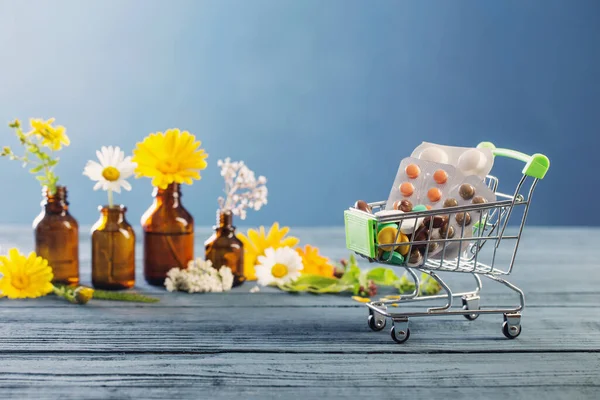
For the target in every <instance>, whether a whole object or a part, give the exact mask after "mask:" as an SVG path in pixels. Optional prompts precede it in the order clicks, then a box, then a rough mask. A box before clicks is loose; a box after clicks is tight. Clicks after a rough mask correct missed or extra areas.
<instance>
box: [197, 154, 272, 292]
mask: <svg viewBox="0 0 600 400" xmlns="http://www.w3.org/2000/svg"><path fill="white" fill-rule="evenodd" d="M217 165H218V166H219V167H221V176H222V177H223V179H224V180H225V189H224V191H225V195H226V196H225V197H219V210H218V211H217V225H216V226H215V227H214V229H215V233H214V234H213V235H212V236H211V237H210V238H208V240H207V241H206V242H204V247H205V251H206V256H205V257H206V260H210V261H211V262H212V265H213V266H214V267H216V268H220V267H221V266H227V267H229V268H231V271H232V272H233V276H234V282H233V285H234V286H239V285H241V284H242V283H243V282H244V281H245V280H246V277H245V275H244V244H243V243H242V241H241V240H240V239H238V237H237V236H236V235H235V226H233V216H234V215H237V216H239V217H240V219H242V220H244V219H246V209H247V208H250V209H254V210H255V211H258V210H260V209H261V208H262V206H263V205H265V204H267V194H268V190H267V186H266V185H265V184H266V183H267V179H266V178H265V177H264V176H259V177H258V179H257V178H256V177H255V175H254V172H253V171H252V170H251V169H250V168H248V166H247V165H246V164H244V162H243V161H234V162H231V159H229V158H226V159H225V161H223V160H219V161H218V164H217Z"/></svg>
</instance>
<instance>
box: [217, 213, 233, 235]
mask: <svg viewBox="0 0 600 400" xmlns="http://www.w3.org/2000/svg"><path fill="white" fill-rule="evenodd" d="M215 229H216V230H217V231H220V232H223V233H233V232H235V226H233V213H232V212H231V210H218V211H217V225H216V226H215Z"/></svg>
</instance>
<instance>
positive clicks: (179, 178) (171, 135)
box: [131, 129, 208, 189]
mask: <svg viewBox="0 0 600 400" xmlns="http://www.w3.org/2000/svg"><path fill="white" fill-rule="evenodd" d="M201 144H202V143H201V142H200V141H197V140H196V137H195V136H194V135H192V134H191V133H189V132H187V131H183V132H181V131H180V130H179V129H168V130H167V131H166V132H165V133H162V132H156V133H151V134H150V135H148V136H147V137H146V138H145V139H144V140H143V141H142V142H141V143H138V144H137V147H136V149H135V150H133V158H132V160H131V161H133V162H134V163H137V168H136V170H135V173H136V176H137V177H138V178H139V177H140V176H145V177H147V178H152V185H154V186H156V187H159V188H161V189H166V188H167V186H168V185H169V184H171V183H173V182H176V183H186V184H188V185H191V184H192V182H193V180H194V179H200V172H199V171H201V170H203V169H204V168H206V166H207V163H206V157H208V154H206V153H205V152H204V150H203V149H201V148H200V145H201Z"/></svg>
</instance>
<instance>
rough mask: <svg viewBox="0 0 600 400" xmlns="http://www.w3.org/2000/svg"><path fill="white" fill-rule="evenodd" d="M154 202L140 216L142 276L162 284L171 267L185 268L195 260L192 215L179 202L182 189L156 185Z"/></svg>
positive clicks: (175, 185)
mask: <svg viewBox="0 0 600 400" xmlns="http://www.w3.org/2000/svg"><path fill="white" fill-rule="evenodd" d="M152 195H153V196H154V203H153V204H152V206H150V208H149V209H148V210H146V212H145V213H144V215H143V216H142V228H143V229H144V277H145V278H146V281H147V282H148V283H149V284H151V285H158V286H162V285H163V284H164V282H165V278H166V277H167V272H169V270H170V269H171V268H175V267H178V268H187V265H188V262H190V261H191V260H193V259H194V218H192V216H191V215H190V213H189V212H187V210H186V209H185V208H184V207H183V206H182V205H181V188H180V186H179V184H177V183H172V184H170V185H169V186H168V187H167V188H166V189H159V188H155V189H154V193H152Z"/></svg>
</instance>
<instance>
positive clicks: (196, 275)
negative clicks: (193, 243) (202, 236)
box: [165, 258, 233, 293]
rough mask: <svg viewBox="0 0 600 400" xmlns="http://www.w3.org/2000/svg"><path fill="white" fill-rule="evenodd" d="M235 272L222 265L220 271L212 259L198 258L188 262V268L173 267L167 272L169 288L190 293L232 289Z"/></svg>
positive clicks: (166, 285)
mask: <svg viewBox="0 0 600 400" xmlns="http://www.w3.org/2000/svg"><path fill="white" fill-rule="evenodd" d="M232 284H233V273H232V272H231V268H229V267H226V266H222V267H221V268H220V269H219V270H218V271H217V270H216V269H215V268H213V266H212V262H211V261H210V260H203V259H202V258H197V259H195V260H192V261H190V262H189V263H188V267H187V269H179V268H172V269H171V270H170V271H169V272H168V273H167V279H165V287H166V288H167V290H169V291H170V292H171V291H175V290H180V291H184V292H188V293H205V292H214V293H219V292H224V291H227V290H230V289H231V286H232Z"/></svg>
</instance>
